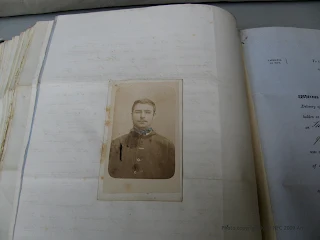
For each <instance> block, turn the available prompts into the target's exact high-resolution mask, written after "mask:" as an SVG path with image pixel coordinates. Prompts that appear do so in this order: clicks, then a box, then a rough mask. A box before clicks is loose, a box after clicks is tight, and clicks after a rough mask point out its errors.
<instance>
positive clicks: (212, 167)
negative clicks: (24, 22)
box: [14, 5, 261, 240]
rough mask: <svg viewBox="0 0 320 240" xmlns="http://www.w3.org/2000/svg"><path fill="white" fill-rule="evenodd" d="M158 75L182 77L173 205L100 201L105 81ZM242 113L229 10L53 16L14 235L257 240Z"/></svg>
mask: <svg viewBox="0 0 320 240" xmlns="http://www.w3.org/2000/svg"><path fill="white" fill-rule="evenodd" d="M98 29H105V31H100V30H98ZM159 79H160V80H170V79H182V81H183V84H182V85H183V86H182V89H183V90H182V96H183V98H182V105H183V109H182V113H183V119H182V121H183V127H182V136H183V144H182V162H183V164H182V165H183V169H182V185H183V189H182V192H183V198H182V202H161V201H143V202H139V201H100V200H98V199H97V193H98V182H99V170H100V160H101V153H103V152H104V146H103V143H104V142H103V136H104V129H105V126H106V125H108V124H109V125H110V124H113V123H112V121H110V122H108V121H106V119H108V118H107V116H108V114H109V112H110V109H109V108H108V97H109V95H108V92H109V90H110V89H109V86H110V82H117V81H119V84H120V83H122V82H123V81H124V80H145V81H149V82H152V81H155V80H159ZM143 88H144V87H143ZM149 103H150V101H149ZM140 104H142V103H141V102H140ZM143 106H144V107H146V106H147V107H148V106H149V107H150V106H152V104H151V105H150V104H149V105H143ZM158 106H159V105H158ZM132 109H133V110H135V108H134V106H132ZM139 111H144V110H139ZM149 111H150V112H152V111H153V110H149ZM146 113H148V112H146ZM159 114H160V112H159ZM248 116H249V115H248V107H247V102H246V91H245V82H244V72H243V66H242V61H241V54H240V40H239V38H238V32H237V29H236V24H235V20H234V18H233V17H232V16H231V15H230V14H229V13H227V12H225V11H223V10H220V9H218V8H214V7H209V6H198V5H183V6H179V5H177V6H161V7H152V8H145V9H144V8H141V9H136V10H122V11H112V12H101V13H92V14H83V15H72V16H61V17H58V19H57V22H56V26H55V29H54V33H53V37H52V41H51V45H50V48H49V51H48V54H47V59H46V64H45V67H44V71H43V74H42V78H41V86H40V89H39V98H38V102H37V108H36V114H35V119H34V125H33V131H32V135H31V138H30V142H29V148H28V156H27V159H26V166H25V171H24V177H23V187H22V191H21V197H20V206H19V210H18V217H17V222H16V226H15V235H14V239H15V240H17V239H24V240H25V239H32V240H37V239H41V240H42V239H46V238H50V236H53V235H54V236H55V238H57V239H69V240H71V239H77V240H78V239H84V240H85V239H105V238H106V237H107V236H108V237H109V238H110V239H129V238H130V239H195V238H199V239H235V238H237V239H246V240H247V239H254V240H256V239H260V238H261V234H260V231H259V229H258V230H257V229H254V227H257V226H259V225H260V223H259V213H258V203H257V193H256V182H255V174H254V166H253V157H252V147H251V135H250V128H249V120H248V119H249V118H248ZM154 128H156V126H154ZM117 129H120V130H119V131H121V132H122V131H123V132H124V133H125V132H126V131H127V130H129V129H130V128H128V129H127V127H126V129H125V130H126V131H124V130H122V129H121V128H117ZM158 129H159V128H158V127H157V129H154V130H155V131H156V132H157V131H158ZM159 131H160V129H159ZM160 135H165V134H163V133H160ZM168 138H169V139H170V134H169V135H168ZM158 139H159V138H158ZM162 141H164V140H162ZM125 147H127V145H124V146H123V148H122V149H123V150H124V148H125ZM119 156H120V155H119ZM123 156H124V155H123ZM124 157H125V156H124ZM119 158H120V157H119ZM121 159H122V158H121ZM137 161H138V160H137ZM134 171H136V172H138V169H137V168H135V169H134ZM134 171H133V173H132V172H131V173H130V172H129V174H132V175H133V174H135V173H134ZM156 176H157V175H156ZM152 180H153V179H149V180H146V181H149V182H151V181H152ZM128 189H129V188H128ZM167 192H169V190H168V188H167ZM133 194H134V193H133Z"/></svg>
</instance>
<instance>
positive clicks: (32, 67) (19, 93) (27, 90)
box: [0, 22, 52, 240]
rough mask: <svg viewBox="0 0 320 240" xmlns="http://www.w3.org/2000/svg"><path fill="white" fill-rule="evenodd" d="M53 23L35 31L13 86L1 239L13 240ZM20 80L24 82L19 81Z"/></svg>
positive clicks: (0, 192)
mask: <svg viewBox="0 0 320 240" xmlns="http://www.w3.org/2000/svg"><path fill="white" fill-rule="evenodd" d="M51 27H52V23H50V22H39V23H37V24H36V26H35V28H34V34H33V38H32V43H31V45H30V46H29V50H28V52H27V55H26V56H25V64H24V65H23V67H22V69H21V73H20V76H19V77H20V79H19V80H21V81H19V82H18V84H17V85H16V86H15V90H14V92H15V95H14V111H13V115H12V120H11V122H10V127H9V130H8V134H7V138H6V148H5V151H4V153H3V166H2V169H1V171H0V212H1V214H0V239H1V240H2V239H4V240H7V239H10V240H11V239H12V231H13V227H14V224H15V216H16V210H17V205H18V201H19V193H20V183H21V182H20V181H21V173H22V171H23V162H24V154H25V149H26V146H27V143H28V138H29V132H30V128H31V122H32V117H33V116H32V115H33V110H34V103H35V98H36V90H37V82H38V77H39V74H40V69H41V66H42V61H43V59H44V55H45V50H46V47H47V43H48V40H49V35H50V32H51ZM22 79H23V80H22Z"/></svg>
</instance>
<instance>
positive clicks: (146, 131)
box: [131, 127, 153, 136]
mask: <svg viewBox="0 0 320 240" xmlns="http://www.w3.org/2000/svg"><path fill="white" fill-rule="evenodd" d="M132 131H133V132H136V133H137V134H139V135H141V136H147V135H149V134H150V133H152V132H153V129H152V128H151V127H150V128H147V129H139V128H136V127H133V128H132V129H131V132H132Z"/></svg>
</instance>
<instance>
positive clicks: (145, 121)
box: [138, 120, 148, 123]
mask: <svg viewBox="0 0 320 240" xmlns="http://www.w3.org/2000/svg"><path fill="white" fill-rule="evenodd" d="M138 122H139V123H141V122H148V121H145V120H139V121H138Z"/></svg>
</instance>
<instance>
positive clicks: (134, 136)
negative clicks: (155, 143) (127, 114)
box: [127, 129, 156, 148]
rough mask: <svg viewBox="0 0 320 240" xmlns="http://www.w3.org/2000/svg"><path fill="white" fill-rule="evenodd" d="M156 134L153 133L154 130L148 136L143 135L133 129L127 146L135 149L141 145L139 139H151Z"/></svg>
mask: <svg viewBox="0 0 320 240" xmlns="http://www.w3.org/2000/svg"><path fill="white" fill-rule="evenodd" d="M155 134H156V133H155V131H153V129H151V131H150V132H149V133H148V134H146V135H141V134H139V133H137V132H136V131H135V130H133V129H131V131H130V133H129V134H128V137H127V146H128V147H130V148H135V147H137V146H138V144H139V139H141V138H149V137H151V136H153V135H155Z"/></svg>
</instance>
